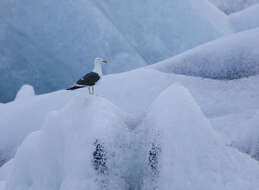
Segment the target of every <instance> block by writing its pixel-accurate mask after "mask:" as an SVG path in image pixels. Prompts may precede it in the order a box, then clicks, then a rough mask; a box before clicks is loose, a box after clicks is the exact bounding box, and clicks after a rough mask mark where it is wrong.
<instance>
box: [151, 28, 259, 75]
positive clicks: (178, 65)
mask: <svg viewBox="0 0 259 190" xmlns="http://www.w3.org/2000/svg"><path fill="white" fill-rule="evenodd" d="M258 48H259V29H254V30H249V31H245V32H240V33H236V34H232V35H229V36H227V37H223V38H221V39H218V40H215V41H211V42H208V43H206V44H204V45H201V46H199V47H197V48H194V49H192V50H189V51H186V52H184V53H182V54H180V55H177V56H175V57H172V58H169V59H167V60H164V61H161V62H160V63H158V64H154V65H152V66H150V67H151V68H154V69H158V70H160V71H163V72H169V73H177V74H184V75H192V76H199V77H203V78H214V79H237V78H242V77H248V76H252V75H257V74H258V72H259V51H258Z"/></svg>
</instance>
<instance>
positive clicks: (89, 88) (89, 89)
mask: <svg viewBox="0 0 259 190" xmlns="http://www.w3.org/2000/svg"><path fill="white" fill-rule="evenodd" d="M88 91H89V94H91V87H90V86H88Z"/></svg>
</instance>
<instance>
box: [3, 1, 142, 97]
mask: <svg viewBox="0 0 259 190" xmlns="http://www.w3.org/2000/svg"><path fill="white" fill-rule="evenodd" d="M0 6H2V2H1V3H0ZM7 10H9V12H8V13H6V14H4V16H3V19H2V20H3V21H2V22H3V23H4V24H5V28H4V30H3V31H4V33H5V34H4V36H3V37H2V38H1V34H0V57H1V58H0V61H1V59H2V58H3V59H6V61H5V62H3V63H2V62H1V66H0V73H1V78H0V88H1V89H2V90H1V92H0V100H1V101H8V100H11V99H13V98H14V94H15V93H16V91H17V90H18V88H20V86H21V85H23V84H24V83H29V84H31V85H33V86H34V87H35V91H36V93H46V92H50V91H54V90H57V89H60V88H64V87H65V86H66V85H68V84H71V83H72V82H73V81H74V80H76V79H77V76H81V75H83V74H85V73H86V72H88V71H90V70H92V66H93V60H94V58H95V57H99V56H100V57H105V58H106V59H108V60H109V62H111V63H112V64H109V65H107V66H106V67H105V68H104V69H105V73H114V72H122V71H127V70H130V69H134V68H137V67H141V66H144V65H146V63H145V61H144V60H143V59H142V57H141V56H139V54H138V52H136V50H135V49H134V48H132V47H131V46H130V45H129V44H128V42H127V40H125V38H124V36H123V35H122V34H121V33H120V32H119V31H118V30H117V29H116V27H114V25H113V23H112V22H111V21H110V20H109V19H108V18H107V17H106V16H105V15H104V14H103V13H102V11H101V10H99V9H98V8H97V7H96V6H95V5H94V4H93V3H92V2H91V1H89V0H87V1H84V0H79V1H76V2H75V1H67V0H66V1H60V0H46V1H39V2H36V1H34V0H25V1H22V2H21V1H18V0H15V1H14V2H13V3H12V4H11V6H10V8H8V9H7ZM0 23H1V22H0ZM0 27H1V26H0ZM0 33H2V31H1V32H0ZM2 64H4V65H3V66H2ZM43 79H44V80H43Z"/></svg>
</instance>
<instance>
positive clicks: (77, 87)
mask: <svg viewBox="0 0 259 190" xmlns="http://www.w3.org/2000/svg"><path fill="white" fill-rule="evenodd" d="M84 87H85V86H73V87H71V88H68V89H66V90H76V89H79V88H84Z"/></svg>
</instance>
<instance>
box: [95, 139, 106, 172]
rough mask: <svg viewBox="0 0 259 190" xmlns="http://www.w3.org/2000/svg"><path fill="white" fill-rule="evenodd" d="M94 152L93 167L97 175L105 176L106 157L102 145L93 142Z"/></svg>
mask: <svg viewBox="0 0 259 190" xmlns="http://www.w3.org/2000/svg"><path fill="white" fill-rule="evenodd" d="M94 145H95V151H94V152H93V166H94V169H95V170H96V171H97V172H98V173H99V174H107V172H108V168H107V164H106V162H107V157H106V152H105V149H104V145H103V143H100V142H99V141H98V140H96V141H95V143H94Z"/></svg>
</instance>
